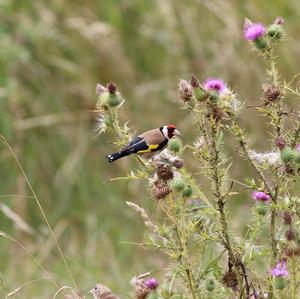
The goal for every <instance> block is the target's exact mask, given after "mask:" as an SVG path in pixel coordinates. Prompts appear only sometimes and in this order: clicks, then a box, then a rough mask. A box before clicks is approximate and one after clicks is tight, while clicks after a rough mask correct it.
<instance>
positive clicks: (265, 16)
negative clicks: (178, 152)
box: [0, 0, 300, 298]
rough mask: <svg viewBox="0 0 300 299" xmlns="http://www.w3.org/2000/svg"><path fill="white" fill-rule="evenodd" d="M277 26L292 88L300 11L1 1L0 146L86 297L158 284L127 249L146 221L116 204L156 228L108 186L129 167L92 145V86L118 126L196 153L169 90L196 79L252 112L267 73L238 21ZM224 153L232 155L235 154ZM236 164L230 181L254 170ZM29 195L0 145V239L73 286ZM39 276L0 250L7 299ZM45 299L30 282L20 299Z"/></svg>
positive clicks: (175, 2)
mask: <svg viewBox="0 0 300 299" xmlns="http://www.w3.org/2000/svg"><path fill="white" fill-rule="evenodd" d="M278 15H281V16H282V17H283V18H284V19H285V20H286V25H285V27H286V31H287V32H288V34H289V36H291V37H292V38H291V39H290V40H289V41H288V43H286V45H288V46H286V45H285V46H280V49H279V53H280V63H279V69H280V72H281V74H282V75H284V76H285V77H286V78H288V79H292V74H294V73H298V72H299V65H300V43H299V41H300V37H299V31H300V23H299V17H300V7H299V2H298V1H296V0H289V1H285V0H277V1H259V0H257V1H237V0H231V1H222V0H212V1H201V0H198V1H192V0H191V1H180V0H170V1H168V0H166V1H158V0H156V1H155V0H149V1H134V0H132V1H130V0H123V1H117V0H110V1H96V0H90V1H79V0H78V1H74V0H72V1H69V0H65V1H59V0H54V1H38V0H37V1H34V0H33V1H13V0H1V1H0V19H1V26H0V41H1V42H0V43H1V44H0V111H1V118H0V133H1V134H3V135H4V136H5V137H6V138H7V140H8V141H9V143H10V144H11V146H12V147H13V149H14V150H15V151H16V154H17V156H18V158H19V159H20V161H21V163H22V165H23V167H24V169H25V171H26V173H27V175H28V177H29V180H30V181H31V183H32V185H33V188H34V190H35V191H36V193H37V195H38V196H39V198H40V200H41V203H42V205H43V207H44V209H45V210H46V213H47V215H48V217H49V220H50V222H51V224H52V226H53V228H54V231H55V234H56V235H57V237H58V239H59V242H60V244H61V246H62V249H63V251H64V253H65V254H66V256H67V261H68V263H69V265H70V268H71V271H72V273H73V275H74V277H75V280H76V281H77V282H78V284H79V286H80V288H81V289H82V290H83V291H86V290H89V289H90V288H91V287H93V286H94V285H95V284H96V283H97V282H99V281H101V282H102V283H104V284H106V285H108V286H110V287H111V288H112V289H113V290H114V291H115V292H116V293H119V294H125V293H126V292H127V291H128V289H129V284H128V281H129V280H130V278H131V277H132V276H133V275H135V274H137V273H142V272H146V271H148V270H153V271H154V273H156V272H155V271H156V270H160V271H159V274H160V275H163V268H164V266H165V265H166V264H165V260H164V258H165V257H164V256H162V255H158V254H157V255H155V254H153V253H151V252H147V251H144V250H142V249H141V248H139V247H135V246H133V245H128V244H125V243H124V242H127V241H130V242H137V241H141V240H143V238H144V227H143V225H142V220H141V219H139V218H138V217H136V215H135V214H134V213H133V212H132V211H131V210H130V209H127V208H126V205H125V200H130V201H134V202H137V203H140V202H142V203H143V206H144V207H146V208H147V209H148V211H150V213H149V214H150V215H152V217H153V218H155V208H154V206H155V203H153V202H152V201H150V200H149V197H148V195H147V189H146V188H145V187H143V185H141V184H139V183H135V182H130V184H129V183H128V184H127V183H121V184H120V183H114V182H110V183H108V182H106V181H107V180H108V179H110V178H112V177H116V176H122V175H124V174H125V173H127V172H128V171H129V170H130V168H131V167H132V166H133V161H132V159H130V158H128V159H124V160H123V161H122V160H121V161H119V162H117V163H115V164H113V165H108V164H107V161H106V159H105V155H106V154H107V153H108V152H110V151H113V150H114V146H113V145H111V144H110V142H109V141H108V140H109V139H106V138H105V137H103V136H101V137H100V138H96V139H93V137H94V136H95V135H96V132H95V122H96V120H95V115H94V114H93V113H92V112H91V111H90V110H92V109H94V106H95V101H96V96H95V85H96V83H97V82H102V83H106V82H108V81H115V82H116V83H117V85H118V88H119V90H120V91H121V92H122V94H123V96H125V97H126V100H127V102H126V105H125V106H126V107H124V109H125V110H126V111H124V112H123V116H125V118H126V120H128V121H130V125H131V126H132V127H134V129H135V130H136V131H137V132H141V131H143V130H146V129H148V128H152V127H158V126H160V125H162V124H164V123H169V122H171V123H176V125H177V126H178V128H179V129H180V131H181V132H182V133H183V136H182V139H183V142H185V141H188V140H191V139H193V138H194V131H193V128H192V127H191V126H190V119H189V118H188V117H187V115H186V113H185V112H184V111H181V110H179V105H178V104H177V96H176V90H177V82H178V79H179V78H181V77H185V78H186V77H189V76H190V74H191V73H195V74H197V75H198V77H200V78H203V79H204V78H206V77H209V76H217V77H222V78H223V79H224V80H225V81H226V82H228V83H229V85H230V86H232V87H234V88H235V90H236V91H237V92H238V93H239V94H240V95H241V99H240V100H242V101H247V105H255V104H256V103H258V100H259V95H260V94H261V90H260V88H261V87H260V86H261V83H262V77H263V70H264V65H263V62H262V60H260V59H259V58H257V57H256V55H254V54H253V53H251V52H250V51H249V46H248V44H247V43H246V42H245V41H243V39H242V26H243V22H244V17H248V18H249V19H251V20H253V21H260V22H265V23H271V22H272V21H273V20H274V19H275V18H276V17H277V16H278ZM295 105H296V103H291V107H293V106H295ZM246 111H247V109H246ZM242 121H243V123H244V127H246V128H248V127H250V126H251V128H252V129H253V128H255V131H254V130H253V134H252V136H251V138H252V141H253V144H254V145H255V146H256V147H257V148H258V149H260V150H264V148H265V147H266V145H267V144H268V138H269V136H265V135H264V129H263V128H264V126H265V124H263V123H261V121H260V119H259V118H258V119H254V118H253V117H251V118H249V117H248V113H244V116H243V119H242ZM231 141H232V140H230V139H229V140H228V144H227V147H228V152H229V153H230V154H234V155H235V151H236V148H235V147H234V145H233V143H232V144H231ZM186 159H187V163H188V155H187V156H186ZM240 163H241V164H238V163H237V165H236V166H235V168H234V169H233V173H234V176H236V177H239V178H241V177H243V176H245V174H246V173H247V172H248V171H250V170H249V169H248V168H246V166H245V167H244V166H243V164H242V161H240ZM195 171H197V167H195ZM24 195H30V192H29V190H28V186H27V185H26V181H25V179H24V177H23V176H22V174H21V172H20V170H19V169H18V167H17V164H16V162H15V161H14V159H13V158H12V155H11V153H10V152H9V150H8V149H7V148H6V147H5V146H4V145H1V147H0V196H1V197H0V230H1V231H3V232H6V233H8V234H9V235H10V236H12V237H13V238H15V239H17V240H18V241H19V242H21V243H22V244H23V245H24V246H25V247H26V248H27V249H28V250H29V251H30V252H31V253H32V254H33V255H34V256H36V257H37V259H38V260H39V261H40V262H41V263H42V264H43V265H44V266H45V267H46V268H47V269H48V270H49V271H51V272H53V273H54V276H55V277H56V278H57V280H58V281H59V282H60V283H61V284H62V285H65V284H69V285H70V284H71V282H70V281H69V278H68V276H67V274H66V271H65V268H64V266H63V263H62V261H61V259H60V257H59V254H58V252H57V250H56V247H55V244H54V243H53V241H52V238H51V236H50V235H49V232H48V230H47V227H46V226H45V223H44V221H43V219H42V217H41V214H40V212H39V210H38V208H37V205H36V202H35V201H34V200H33V199H32V198H30V197H25V196H24ZM252 202H253V200H252V199H251V198H249V195H247V194H245V196H243V197H237V198H236V200H235V201H234V202H232V203H231V205H232V209H231V218H232V219H235V218H238V216H240V215H241V213H243V210H244V207H245V205H252V204H253V203H252ZM16 215H18V216H19V217H21V219H23V220H24V222H25V223H26V224H27V225H25V224H24V223H23V222H22V221H21V220H20V219H19V218H18V217H17V216H16ZM241 218H243V219H245V220H244V221H245V223H243V225H241V223H239V222H237V221H234V220H233V221H231V223H232V225H233V226H234V229H236V230H240V229H244V228H245V225H246V224H247V215H245V217H239V218H238V219H239V221H240V219H241ZM43 277H44V274H43V273H42V272H41V270H40V269H39V268H38V267H37V266H36V265H35V264H34V263H33V261H32V259H31V258H30V257H28V255H26V253H25V252H24V250H22V249H21V248H20V247H19V246H17V245H16V244H15V243H14V242H11V241H9V240H8V239H7V238H1V239H0V278H1V280H2V281H3V283H4V284H5V285H6V288H7V290H9V291H12V290H14V289H15V288H17V287H18V286H20V285H22V284H24V283H26V282H28V281H31V280H34V279H40V278H43ZM1 292H2V290H1V291H0V295H1ZM54 293H55V288H54V287H53V285H52V284H50V283H49V281H47V280H45V281H43V280H39V281H37V282H33V283H31V284H29V285H27V286H26V287H24V288H23V289H22V290H21V291H20V292H19V293H17V294H16V295H15V297H16V298H50V297H51V296H52V295H53V294H54ZM1 296H2V295H1Z"/></svg>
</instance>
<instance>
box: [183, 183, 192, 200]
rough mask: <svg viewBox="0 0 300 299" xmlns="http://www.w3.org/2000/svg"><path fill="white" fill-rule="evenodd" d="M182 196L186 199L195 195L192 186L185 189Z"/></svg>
mask: <svg viewBox="0 0 300 299" xmlns="http://www.w3.org/2000/svg"><path fill="white" fill-rule="evenodd" d="M182 194H183V196H184V197H190V196H191V195H192V194H193V189H192V187H191V186H190V185H187V186H185V187H184V188H183V191H182Z"/></svg>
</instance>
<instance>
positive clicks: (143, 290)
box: [134, 285, 150, 299]
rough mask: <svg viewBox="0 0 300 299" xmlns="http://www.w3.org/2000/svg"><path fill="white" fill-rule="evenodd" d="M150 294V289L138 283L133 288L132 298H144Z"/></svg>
mask: <svg viewBox="0 0 300 299" xmlns="http://www.w3.org/2000/svg"><path fill="white" fill-rule="evenodd" d="M149 294H150V290H149V289H148V288H147V287H146V286H143V285H138V286H136V287H135V290H134V298H135V299H146V298H147V297H148V295H149Z"/></svg>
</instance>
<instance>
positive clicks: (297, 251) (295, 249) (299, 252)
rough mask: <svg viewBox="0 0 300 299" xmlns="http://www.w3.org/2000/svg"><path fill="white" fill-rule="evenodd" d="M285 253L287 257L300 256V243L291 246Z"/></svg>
mask: <svg viewBox="0 0 300 299" xmlns="http://www.w3.org/2000/svg"><path fill="white" fill-rule="evenodd" d="M284 253H285V256H286V257H294V256H300V247H299V246H298V245H292V246H289V247H287V248H286V249H285V252H284Z"/></svg>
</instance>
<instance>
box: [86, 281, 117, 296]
mask: <svg viewBox="0 0 300 299" xmlns="http://www.w3.org/2000/svg"><path fill="white" fill-rule="evenodd" d="M89 293H91V294H92V295H93V297H94V299H118V297H116V296H115V295H114V294H113V293H112V291H111V290H110V289H109V288H108V287H106V286H105V285H103V284H100V283H99V284H97V285H96V286H95V287H94V288H92V289H91V290H90V291H89Z"/></svg>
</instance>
